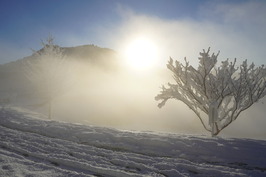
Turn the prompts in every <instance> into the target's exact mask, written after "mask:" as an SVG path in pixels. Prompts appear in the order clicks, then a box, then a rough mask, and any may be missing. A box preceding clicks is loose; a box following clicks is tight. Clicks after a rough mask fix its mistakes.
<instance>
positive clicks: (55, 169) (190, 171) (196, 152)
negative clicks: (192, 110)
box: [0, 107, 266, 177]
mask: <svg viewBox="0 0 266 177" xmlns="http://www.w3.org/2000/svg"><path fill="white" fill-rule="evenodd" d="M0 139H1V141H0V176H27V177H31V176H34V177H35V176H36V177H38V176H39V177H41V176H43V177H44V176H45V177H47V176H49V177H53V176H54V177H55V176H56V177H57V176H62V177H67V176H81V177H82V176H107V177H108V176H115V177H120V176H121V177H127V176H129V177H138V176H158V177H159V176H162V177H171V176H173V177H178V176H202V177H208V176H215V177H219V176H266V141H263V140H253V139H224V138H210V137H207V136H200V135H199V136H195V135H185V134H166V133H155V132H133V131H120V130H116V129H110V128H104V127H95V126H85V125H80V124H71V123H65V122H58V121H52V120H44V117H43V116H42V115H41V114H38V113H34V112H30V111H27V110H24V109H21V108H14V107H13V108H5V109H2V110H0Z"/></svg>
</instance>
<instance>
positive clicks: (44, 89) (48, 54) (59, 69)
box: [26, 37, 68, 119]
mask: <svg viewBox="0 0 266 177" xmlns="http://www.w3.org/2000/svg"><path fill="white" fill-rule="evenodd" d="M42 45H43V48H42V49H41V50H39V51H33V52H34V53H33V58H32V59H31V60H27V63H26V76H27V78H28V79H29V80H30V81H31V82H32V83H33V84H34V85H35V86H36V87H37V93H38V94H39V95H41V96H43V97H44V101H43V102H42V103H41V104H39V105H46V104H48V117H49V119H51V118H52V101H53V99H54V98H55V97H56V96H58V95H61V94H62V91H63V90H64V89H65V87H66V83H67V79H68V78H66V77H67V76H66V71H67V68H66V67H65V66H66V62H65V56H64V54H63V51H62V48H61V47H59V46H57V45H54V43H53V38H52V37H49V38H48V39H47V41H46V42H42Z"/></svg>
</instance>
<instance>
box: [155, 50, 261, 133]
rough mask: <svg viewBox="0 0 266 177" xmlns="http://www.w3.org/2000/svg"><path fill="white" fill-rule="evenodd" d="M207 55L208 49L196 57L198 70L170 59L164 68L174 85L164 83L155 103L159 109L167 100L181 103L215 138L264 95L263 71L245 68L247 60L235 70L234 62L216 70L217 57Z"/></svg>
mask: <svg viewBox="0 0 266 177" xmlns="http://www.w3.org/2000/svg"><path fill="white" fill-rule="evenodd" d="M209 52H210V48H209V49H208V50H207V52H206V51H205V50H203V53H200V57H199V66H198V69H195V68H194V67H193V66H191V65H190V64H189V62H188V61H187V60H186V58H185V64H184V65H183V64H182V63H180V62H178V61H175V62H174V61H173V59H172V58H170V60H169V62H168V64H167V67H168V69H169V70H170V71H172V73H173V77H174V80H175V84H170V83H168V86H169V87H168V88H166V87H165V86H162V91H161V93H160V94H158V95H157V96H156V97H155V99H156V100H161V102H160V103H159V104H158V106H159V107H160V108H161V107H162V106H164V105H165V103H166V102H167V100H168V99H177V100H180V101H182V102H183V103H185V104H186V105H187V106H188V107H189V108H190V109H192V111H194V113H195V114H196V115H197V117H198V118H199V119H200V121H201V123H202V125H203V126H204V128H205V129H206V130H207V131H209V132H211V134H212V136H215V135H218V134H219V133H220V132H221V131H222V130H223V129H224V128H226V127H227V126H228V125H229V124H230V123H232V122H233V121H234V120H236V119H237V117H238V116H239V114H240V113H241V112H242V111H244V110H246V109H248V108H249V107H250V106H251V105H252V104H253V103H255V102H256V101H258V100H259V99H260V98H262V97H264V96H265V95H266V89H265V88H266V68H265V67H264V65H262V66H259V67H255V65H254V64H253V63H252V64H251V65H248V64H247V60H245V61H244V62H243V63H242V64H241V65H240V66H239V67H236V66H235V65H236V59H235V60H234V61H233V62H229V61H228V59H227V60H225V61H223V62H222V63H221V65H220V67H218V68H217V67H215V65H216V63H217V57H218V55H219V53H218V54H216V55H215V54H212V55H211V56H210V55H209ZM206 115H207V116H206ZM206 122H208V123H206Z"/></svg>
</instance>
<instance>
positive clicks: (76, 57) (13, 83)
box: [0, 45, 119, 102]
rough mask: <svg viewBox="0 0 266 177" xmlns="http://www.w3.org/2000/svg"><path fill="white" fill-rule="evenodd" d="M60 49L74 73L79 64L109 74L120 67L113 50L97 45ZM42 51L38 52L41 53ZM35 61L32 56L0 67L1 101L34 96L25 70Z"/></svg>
mask: <svg viewBox="0 0 266 177" xmlns="http://www.w3.org/2000/svg"><path fill="white" fill-rule="evenodd" d="M57 47H59V46H57ZM59 48H61V49H62V51H63V54H64V55H65V58H66V61H69V62H72V63H71V65H73V66H72V67H71V69H72V70H73V72H75V70H80V68H78V69H77V65H78V64H79V65H80V66H82V67H83V68H86V69H87V70H88V69H89V68H90V67H96V68H99V69H100V70H103V71H108V72H112V71H116V70H117V69H118V67H119V61H118V60H119V59H118V58H119V57H118V54H117V53H116V52H115V51H114V50H112V49H107V48H101V47H98V46H95V45H83V46H76V47H59ZM42 50H43V49H40V50H39V51H37V52H39V53H41V52H42ZM34 59H36V56H35V55H34V54H32V55H31V56H27V57H24V58H22V59H18V60H17V61H14V62H10V63H6V64H2V65H0V99H5V98H7V97H8V98H9V99H10V100H11V101H12V102H17V100H19V99H21V98H22V97H28V98H29V97H30V96H29V94H32V89H33V88H32V87H31V85H32V84H31V83H30V81H29V80H28V79H27V78H26V76H25V70H27V69H28V68H27V67H26V63H27V62H28V61H33V60H34ZM77 63H78V64H77ZM78 67H79V66H78ZM29 92H31V93H29Z"/></svg>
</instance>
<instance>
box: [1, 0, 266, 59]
mask: <svg viewBox="0 0 266 177" xmlns="http://www.w3.org/2000/svg"><path fill="white" fill-rule="evenodd" d="M265 9H266V2H265V1H262V0H261V1H260V0H257V1H256V0H252V1H249V0H235V1H228V0H225V1H223V0H221V1H216V0H214V1H209V0H202V1H198V0H190V1H187V0H165V1H162V0H144V1H139V0H136V1H130V0H108V1H106V0H77V1H71V0H70V1H63V0H56V1H54V0H47V1H42V0H11V1H9V0H1V1H0V20H1V28H0V64H3V63H7V62H10V61H14V60H17V59H19V58H21V57H24V56H28V55H30V54H31V50H30V49H39V48H41V45H40V43H41V42H40V41H41V40H43V39H46V38H47V36H49V35H52V36H53V37H54V38H55V41H56V43H57V44H58V45H60V46H77V45H84V44H95V45H98V46H100V47H107V48H112V49H115V50H117V51H119V50H122V47H121V45H124V44H125V42H126V41H127V40H128V39H127V37H128V36H133V35H138V34H137V33H144V35H147V34H149V35H151V37H152V38H156V40H157V43H158V45H159V47H160V49H161V50H162V51H161V55H160V57H162V58H168V57H169V56H173V57H176V58H183V57H185V56H187V57H195V58H196V57H197V55H198V52H199V51H201V50H202V49H203V48H208V47H212V49H213V52H218V50H221V56H222V57H224V58H227V57H228V58H234V57H237V58H240V59H246V58H247V59H250V60H254V61H257V63H259V64H262V63H263V62H264V59H263V57H264V52H263V50H264V46H265V43H266V42H265V41H266V40H265V38H266V37H265V36H266V35H265V34H264V31H265V29H266V19H265V18H264V17H265V16H266V10H265ZM145 33H146V34H145ZM251 51H252V52H251Z"/></svg>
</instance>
